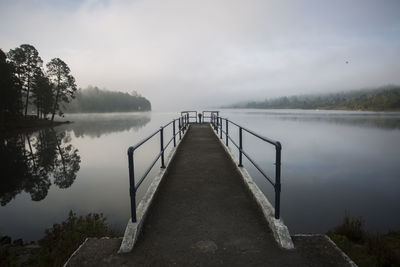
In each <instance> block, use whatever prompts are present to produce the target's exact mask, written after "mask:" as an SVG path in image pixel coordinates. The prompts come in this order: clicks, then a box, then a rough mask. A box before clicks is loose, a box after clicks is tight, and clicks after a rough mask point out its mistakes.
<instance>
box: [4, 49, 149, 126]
mask: <svg viewBox="0 0 400 267" xmlns="http://www.w3.org/2000/svg"><path fill="white" fill-rule="evenodd" d="M71 101H72V102H71ZM150 109H151V105H150V102H149V101H148V100H147V99H145V98H144V97H142V96H140V95H139V94H137V93H136V92H134V93H132V94H128V93H121V92H110V91H106V90H100V89H98V88H97V87H89V88H87V89H85V90H77V86H76V83H75V78H74V77H73V76H72V74H71V70H70V68H69V67H68V65H67V64H66V63H65V62H64V61H63V60H61V59H60V58H53V59H51V60H50V61H49V62H48V63H47V64H46V65H45V66H44V65H43V60H42V58H41V57H40V55H39V52H38V51H37V50H36V48H35V47H34V46H32V45H30V44H22V45H20V46H19V47H16V48H15V49H11V50H10V51H9V52H8V53H5V52H3V50H1V49H0V129H1V130H3V129H12V128H24V127H28V126H29V127H32V126H33V127H35V126H42V125H46V124H47V123H50V121H51V123H52V122H53V120H54V116H55V115H56V114H58V115H62V114H63V112H65V111H67V112H114V111H138V110H150ZM47 119H50V120H49V121H48V120H47Z"/></svg>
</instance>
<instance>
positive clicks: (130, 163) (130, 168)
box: [128, 147, 136, 223]
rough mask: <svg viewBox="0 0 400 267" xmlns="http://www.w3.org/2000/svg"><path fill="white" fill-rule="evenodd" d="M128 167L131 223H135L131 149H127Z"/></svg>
mask: <svg viewBox="0 0 400 267" xmlns="http://www.w3.org/2000/svg"><path fill="white" fill-rule="evenodd" d="M128 165H129V195H130V196H131V221H132V222H133V223H135V222H136V188H135V170H134V165H133V148H132V147H130V148H129V149H128Z"/></svg>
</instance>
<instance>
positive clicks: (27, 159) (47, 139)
mask: <svg viewBox="0 0 400 267" xmlns="http://www.w3.org/2000/svg"><path fill="white" fill-rule="evenodd" d="M70 142H71V138H70V136H69V134H68V133H67V132H66V131H63V132H59V133H56V132H55V131H54V129H52V128H47V129H42V130H40V131H38V132H35V133H34V134H14V135H12V136H7V137H5V136H0V161H1V167H0V173H1V174H2V175H1V179H0V204H1V205H2V206H5V205H7V203H9V202H10V201H11V200H12V199H13V198H14V197H15V196H16V195H18V194H19V193H21V192H22V191H25V192H27V193H29V194H30V195H31V198H32V200H33V201H40V200H43V199H44V198H45V197H46V196H47V193H48V190H49V188H50V186H51V184H52V182H51V178H53V184H55V185H57V186H58V187H59V188H68V187H70V186H71V185H72V184H73V182H74V181H75V179H76V174H77V172H78V170H79V168H80V165H79V164H80V161H81V159H80V156H79V154H78V149H76V148H74V147H73V146H72V145H71V144H69V143H70Z"/></svg>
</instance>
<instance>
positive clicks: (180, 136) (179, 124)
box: [178, 118, 182, 140]
mask: <svg viewBox="0 0 400 267" xmlns="http://www.w3.org/2000/svg"><path fill="white" fill-rule="evenodd" d="M178 128H179V140H181V139H182V133H181V131H182V129H181V118H179V119H178Z"/></svg>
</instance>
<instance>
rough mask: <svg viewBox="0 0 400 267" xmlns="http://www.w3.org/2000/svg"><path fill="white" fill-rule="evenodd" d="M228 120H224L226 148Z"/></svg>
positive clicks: (226, 142)
mask: <svg viewBox="0 0 400 267" xmlns="http://www.w3.org/2000/svg"><path fill="white" fill-rule="evenodd" d="M228 136H229V134H228V119H225V139H226V140H225V145H226V146H228Z"/></svg>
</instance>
